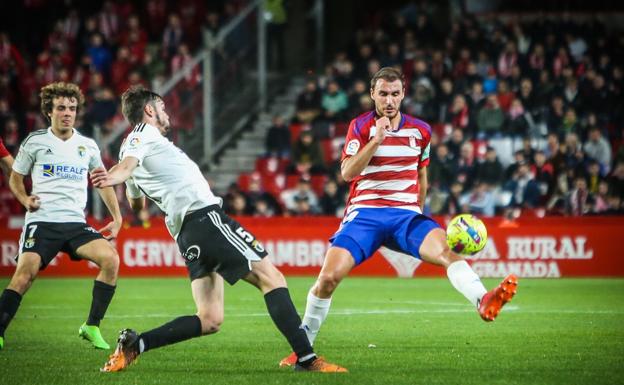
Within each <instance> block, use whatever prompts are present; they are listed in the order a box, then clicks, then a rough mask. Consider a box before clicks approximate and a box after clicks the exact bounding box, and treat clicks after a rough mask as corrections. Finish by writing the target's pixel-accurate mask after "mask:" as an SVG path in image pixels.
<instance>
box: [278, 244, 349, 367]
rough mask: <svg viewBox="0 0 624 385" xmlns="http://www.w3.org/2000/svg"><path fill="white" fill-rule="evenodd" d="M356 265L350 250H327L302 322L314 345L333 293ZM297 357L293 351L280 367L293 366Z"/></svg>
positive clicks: (339, 248) (334, 248) (311, 343)
mask: <svg viewBox="0 0 624 385" xmlns="http://www.w3.org/2000/svg"><path fill="white" fill-rule="evenodd" d="M354 266H355V260H354V259H353V257H352V256H351V253H350V252H349V250H347V249H345V248H342V247H334V246H332V247H330V248H329V250H327V254H326V256H325V260H324V261H323V267H322V268H321V272H320V273H319V276H318V278H317V280H316V283H315V284H314V286H312V288H311V289H310V292H309V293H308V298H307V302H306V310H305V315H304V316H303V321H302V324H301V325H302V327H303V330H305V332H306V335H307V337H308V341H310V345H314V341H315V340H316V336H317V335H318V332H319V330H320V329H321V325H322V324H323V322H324V321H325V318H327V314H328V313H329V308H330V306H331V296H332V294H333V293H334V291H335V290H336V288H337V287H338V285H339V284H340V282H341V281H342V280H343V279H344V277H346V276H347V275H348V274H349V272H350V271H351V269H353V267H354ZM296 359H297V356H296V354H295V353H294V352H293V353H291V354H290V355H289V356H288V357H285V358H284V359H282V360H281V361H280V364H279V365H280V367H285V366H293V365H295V363H296Z"/></svg>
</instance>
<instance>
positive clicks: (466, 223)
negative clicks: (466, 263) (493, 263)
mask: <svg viewBox="0 0 624 385" xmlns="http://www.w3.org/2000/svg"><path fill="white" fill-rule="evenodd" d="M486 242H487V230H486V228H485V225H484V224H483V222H482V221H481V220H480V219H479V218H477V217H475V216H474V215H471V214H461V215H458V216H456V217H454V218H453V219H451V221H450V222H449V224H448V226H447V227H446V243H447V244H448V245H449V247H450V248H451V250H453V251H454V252H456V253H457V254H464V255H473V254H476V253H478V252H479V251H481V250H483V248H484V247H485V243H486Z"/></svg>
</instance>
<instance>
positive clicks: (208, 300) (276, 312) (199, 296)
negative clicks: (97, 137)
mask: <svg viewBox="0 0 624 385" xmlns="http://www.w3.org/2000/svg"><path fill="white" fill-rule="evenodd" d="M121 100H122V111H123V114H124V115H125V117H126V119H128V121H129V122H130V124H132V125H133V126H134V129H133V130H132V132H131V133H130V134H129V135H128V137H126V139H125V140H124V142H123V144H122V145H121V149H120V151H119V153H120V156H119V158H120V163H119V164H118V165H116V166H115V167H113V168H112V169H111V170H110V171H109V172H107V171H106V170H103V169H100V170H96V171H94V172H93V173H92V178H93V183H94V185H95V186H97V187H105V186H112V185H116V184H119V183H123V182H126V195H127V197H128V200H129V201H130V205H131V206H132V208H133V209H135V210H140V209H142V208H143V206H144V204H145V197H147V198H149V199H150V200H151V201H153V202H154V203H156V205H158V207H160V209H161V210H163V211H164V212H165V214H166V220H165V222H166V225H167V228H168V229H169V232H170V233H171V236H172V237H173V238H175V239H176V242H177V244H178V247H179V248H180V253H181V254H182V256H183V257H184V260H185V262H186V266H187V268H188V271H189V277H190V280H191V291H192V293H193V299H194V300H195V305H196V306H197V313H196V314H194V315H187V316H182V317H178V318H176V319H174V320H172V321H170V322H168V323H166V324H164V325H162V326H160V327H158V328H155V329H152V330H149V331H146V332H143V333H141V334H138V333H136V332H135V331H134V330H131V329H125V330H123V331H122V332H121V334H120V336H119V340H118V344H117V349H116V350H115V353H114V354H113V355H111V356H110V358H109V360H108V362H107V363H106V364H105V365H104V367H103V368H102V371H104V372H116V371H120V370H123V369H125V368H126V367H127V366H128V365H129V364H131V363H132V362H134V360H135V359H136V357H137V356H138V355H139V354H143V353H145V352H146V351H148V350H152V349H156V348H159V347H162V346H165V345H169V344H173V343H177V342H181V341H184V340H187V339H190V338H193V337H199V336H201V335H205V334H213V333H216V332H218V331H219V327H220V326H221V322H223V280H224V279H225V280H226V281H227V282H228V283H229V284H230V285H233V284H235V283H236V282H237V281H238V280H240V279H242V280H244V281H247V282H249V283H250V284H252V285H254V286H256V287H257V288H258V289H260V291H261V292H262V293H263V295H264V300H265V302H266V305H267V309H268V311H269V315H270V316H271V318H272V319H273V322H274V323H275V325H276V326H277V328H278V329H279V330H280V332H282V334H283V335H284V337H286V339H287V340H288V343H289V344H290V346H291V348H292V349H293V351H294V352H295V353H296V354H295V355H296V358H295V360H294V361H295V363H296V364H295V369H297V370H304V371H318V372H346V369H344V368H342V367H340V366H338V365H335V364H331V363H329V362H327V361H325V360H324V359H323V358H321V357H317V356H316V354H315V353H314V351H313V349H312V346H311V345H310V342H309V341H308V338H307V336H306V333H305V332H304V331H303V330H302V329H300V326H301V318H300V317H299V314H297V310H296V309H295V306H294V305H293V303H292V300H291V299H290V294H289V292H288V288H287V287H286V281H285V279H284V276H283V275H282V273H280V271H279V270H277V268H276V267H275V266H274V265H273V264H272V263H271V261H270V260H269V259H268V258H265V257H266V255H267V253H266V251H265V250H264V248H263V247H262V245H261V244H260V243H259V242H258V241H257V240H256V238H255V237H254V236H253V235H252V234H251V233H250V232H248V231H247V230H245V229H244V228H243V227H242V226H241V225H240V224H239V223H238V222H236V221H235V220H234V219H232V218H230V217H228V216H227V215H225V213H224V212H223V210H222V209H221V203H222V200H221V198H218V197H216V196H214V195H213V193H212V191H211V190H210V186H208V182H206V180H205V179H204V176H203V175H202V173H201V171H200V170H199V167H197V164H195V162H193V161H192V160H191V159H190V158H189V157H188V156H187V155H186V154H185V153H184V152H182V150H180V149H179V148H178V147H176V146H175V145H174V144H173V143H171V142H170V141H169V140H167V138H166V137H165V135H166V134H167V131H168V130H169V116H168V115H167V113H166V112H165V103H164V102H163V100H162V97H160V95H158V94H155V93H153V92H151V91H149V90H146V89H144V88H142V87H138V88H131V89H129V90H128V91H126V92H125V93H124V95H123V96H122V99H121Z"/></svg>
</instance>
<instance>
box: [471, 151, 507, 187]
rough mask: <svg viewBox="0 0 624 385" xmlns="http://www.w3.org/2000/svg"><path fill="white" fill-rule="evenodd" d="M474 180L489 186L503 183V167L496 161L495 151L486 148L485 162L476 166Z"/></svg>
mask: <svg viewBox="0 0 624 385" xmlns="http://www.w3.org/2000/svg"><path fill="white" fill-rule="evenodd" d="M476 179H477V180H479V181H481V182H483V184H486V185H488V187H489V186H498V185H500V183H501V182H502V181H503V165H502V164H501V163H500V162H499V161H498V157H497V155H496V150H494V148H492V147H488V148H487V149H486V151H485V160H484V161H483V162H481V163H479V164H478V165H477V173H476Z"/></svg>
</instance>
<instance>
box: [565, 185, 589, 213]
mask: <svg viewBox="0 0 624 385" xmlns="http://www.w3.org/2000/svg"><path fill="white" fill-rule="evenodd" d="M593 204H594V202H593V197H592V196H591V194H590V193H589V190H588V189H587V180H585V178H584V177H583V176H577V177H576V178H575V179H574V188H573V189H572V191H570V192H569V193H568V196H567V198H566V213H567V214H568V215H576V216H578V215H586V214H588V213H589V212H590V210H591V208H592V206H593Z"/></svg>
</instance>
